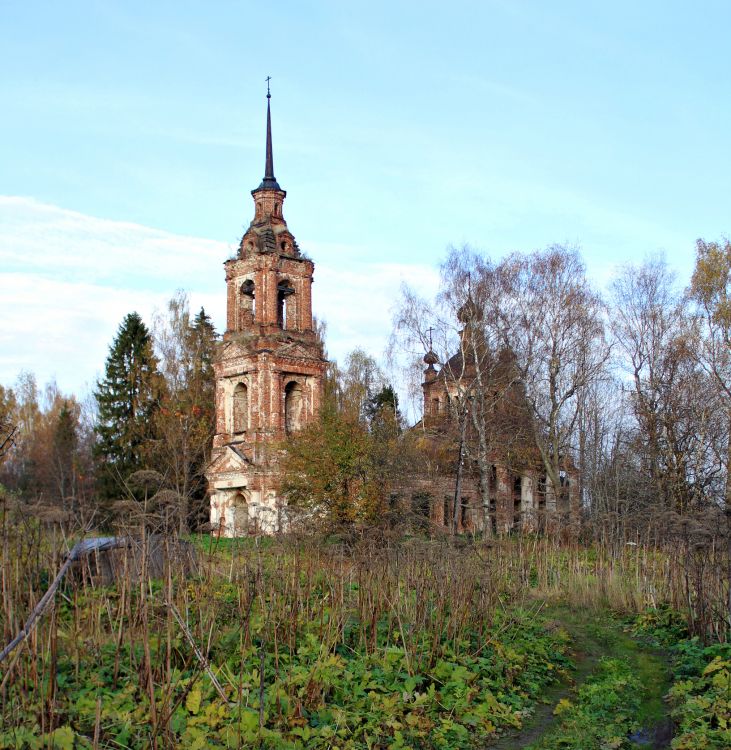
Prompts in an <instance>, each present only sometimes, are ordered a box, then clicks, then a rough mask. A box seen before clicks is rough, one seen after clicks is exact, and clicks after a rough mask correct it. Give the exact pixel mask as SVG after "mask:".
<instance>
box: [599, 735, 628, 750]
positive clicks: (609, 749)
mask: <svg viewBox="0 0 731 750" xmlns="http://www.w3.org/2000/svg"><path fill="white" fill-rule="evenodd" d="M623 744H624V738H623V737H610V738H609V739H608V740H604V742H602V744H601V749H602V750H617V749H618V748H620V747H622V745H623Z"/></svg>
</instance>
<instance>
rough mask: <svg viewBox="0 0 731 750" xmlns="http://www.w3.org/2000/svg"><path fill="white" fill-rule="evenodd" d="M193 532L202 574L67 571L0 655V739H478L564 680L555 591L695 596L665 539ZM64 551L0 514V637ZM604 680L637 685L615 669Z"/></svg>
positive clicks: (616, 598)
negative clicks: (43, 609) (35, 617)
mask: <svg viewBox="0 0 731 750" xmlns="http://www.w3.org/2000/svg"><path fill="white" fill-rule="evenodd" d="M28 529H30V533H26V532H27V530H28ZM195 544H196V546H197V547H198V549H199V550H200V553H199V561H200V569H199V571H198V574H197V575H196V576H195V577H194V578H187V579H186V578H185V577H184V576H183V574H182V570H178V569H175V567H174V566H169V567H168V568H167V569H166V574H165V576H164V577H163V579H162V580H159V581H153V582H150V581H148V580H146V579H144V578H143V579H136V578H134V577H132V576H125V577H121V578H120V580H118V582H117V583H116V585H114V586H109V587H100V586H96V585H92V583H91V581H90V580H89V579H88V577H84V578H83V579H82V580H79V581H69V582H68V584H67V585H66V587H65V588H64V590H63V592H62V594H61V595H60V597H59V598H58V600H57V606H56V607H55V609H54V610H53V611H52V612H50V613H48V614H47V615H46V616H45V617H44V618H43V619H42V621H41V622H40V624H39V626H38V628H37V629H36V631H35V632H34V633H33V635H32V637H31V638H29V639H28V640H27V641H26V643H25V644H24V645H23V646H22V647H21V649H20V650H18V651H17V652H16V654H15V656H14V658H13V659H12V660H11V661H10V662H6V663H5V664H4V665H2V669H3V672H2V692H1V695H0V698H1V700H2V703H1V706H0V721H1V722H2V729H0V748H3V747H14V748H16V747H17V748H20V747H40V746H43V745H44V743H45V746H48V745H49V743H51V741H52V744H54V745H55V746H56V747H60V748H63V747H73V746H78V747H109V748H115V747H130V748H142V747H160V748H162V747H190V748H202V747H250V746H262V747H272V748H305V747H307V748H318V747H323V748H325V747H341V748H381V747H386V746H388V747H396V748H398V747H422V748H429V747H441V748H450V747H451V748H470V747H476V746H480V745H481V744H484V743H485V742H486V741H487V740H488V739H489V738H490V737H493V736H495V735H496V734H498V733H499V732H501V731H505V730H508V729H510V728H515V727H518V726H520V724H521V723H522V722H523V720H524V719H525V717H526V716H528V715H529V714H530V712H531V710H532V707H533V705H534V704H535V702H536V700H537V699H538V698H539V697H540V695H541V694H542V692H543V691H544V690H545V686H546V685H548V684H550V683H551V682H552V681H555V680H557V679H558V678H559V677H560V676H562V675H565V674H566V670H567V667H568V664H569V662H568V659H567V655H566V653H567V647H568V643H567V637H566V634H565V632H564V631H562V629H561V628H558V627H552V626H551V621H552V617H550V616H548V614H544V611H543V609H542V608H543V607H544V604H543V603H544V602H546V601H549V602H551V601H552V602H563V603H566V604H568V605H569V606H570V607H573V608H575V609H576V608H583V609H586V610H596V611H600V610H602V609H603V608H606V607H611V608H612V609H613V610H615V611H618V612H622V613H628V614H633V613H637V612H640V611H642V610H644V609H645V608H646V607H647V606H648V605H649V606H654V607H658V606H660V605H662V604H666V603H667V604H669V605H675V606H677V605H678V601H679V600H682V597H683V589H682V586H679V584H680V583H682V578H681V576H680V574H679V573H677V571H674V570H673V567H672V565H669V564H668V560H669V559H668V557H667V556H666V555H664V554H663V553H662V552H661V551H658V550H655V549H642V548H636V547H627V548H621V549H619V550H610V549H607V548H603V547H596V546H594V547H582V546H580V545H577V544H560V543H559V542H558V541H557V540H550V539H539V538H519V539H507V540H501V541H493V542H489V543H476V542H475V543H470V542H464V541H460V542H459V543H458V544H455V543H454V542H453V541H452V540H450V539H448V538H443V539H431V540H430V539H419V538H412V539H406V540H405V539H403V538H391V537H389V536H388V535H377V536H364V537H361V538H358V539H352V538H347V539H337V538H331V539H328V540H318V539H315V538H305V539H297V538H289V539H285V538H279V539H267V540H250V539H247V540H218V539H210V538H203V537H201V538H197V539H196V540H195ZM63 551H64V540H63V538H62V537H61V536H60V535H58V534H50V533H47V532H46V531H45V530H44V529H43V528H42V527H40V526H39V525H37V524H36V525H33V524H32V523H30V522H28V521H26V522H25V526H23V525H19V524H18V523H17V521H16V522H15V523H13V524H10V523H6V524H5V527H4V537H3V550H2V570H1V572H2V576H3V577H2V611H1V617H2V620H1V621H0V626H1V627H2V631H3V635H4V640H5V641H7V640H9V639H10V637H12V635H14V634H15V633H16V632H18V630H19V629H20V627H22V624H23V622H24V621H25V618H26V617H27V615H28V613H29V612H30V610H31V609H32V607H33V606H34V605H35V604H36V603H37V601H38V599H39V598H40V596H41V595H42V593H43V590H44V588H45V586H47V584H48V581H49V580H50V579H51V578H52V576H53V574H54V572H55V570H57V568H58V566H59V564H60V561H61V559H62V556H63ZM175 612H177V613H179V615H180V617H181V619H182V620H183V621H184V623H185V626H184V629H185V630H186V631H187V634H186V632H184V629H183V628H181V626H180V625H179V623H178V622H177V620H176V617H175V614H174V613H175ZM191 639H192V641H193V643H194V644H195V645H196V647H197V648H198V649H200V651H201V652H202V653H203V654H204V655H205V658H206V659H207V662H209V663H210V669H211V670H212V672H213V674H214V675H215V677H216V679H217V680H218V682H219V683H220V685H221V692H219V691H218V690H217V689H216V688H215V687H214V685H213V683H212V681H211V678H210V675H209V673H208V671H207V665H206V664H205V663H203V662H202V661H201V660H200V659H199V658H198V657H196V655H195V653H194V649H193V645H192V644H191V642H190V641H191ZM606 679H607V680H615V681H616V680H620V679H624V678H623V677H622V672H621V669H620V667H619V666H616V667H612V668H611V669H608V672H607V675H606ZM627 684H628V685H629V683H627ZM587 689H588V688H587ZM221 693H222V694H221ZM564 718H565V719H567V720H568V715H567V716H566V717H564ZM577 720H578V719H577Z"/></svg>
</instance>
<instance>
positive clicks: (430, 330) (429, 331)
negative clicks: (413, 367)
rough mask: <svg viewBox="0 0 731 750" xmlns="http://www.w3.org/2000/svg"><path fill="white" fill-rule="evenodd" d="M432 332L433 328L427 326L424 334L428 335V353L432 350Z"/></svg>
mask: <svg viewBox="0 0 731 750" xmlns="http://www.w3.org/2000/svg"><path fill="white" fill-rule="evenodd" d="M433 330H434V329H433V328H432V327H431V326H429V328H428V329H427V331H426V332H427V333H428V334H429V351H431V350H432V341H431V335H432V331H433Z"/></svg>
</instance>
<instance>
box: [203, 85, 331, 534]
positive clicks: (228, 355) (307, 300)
mask: <svg viewBox="0 0 731 750" xmlns="http://www.w3.org/2000/svg"><path fill="white" fill-rule="evenodd" d="M251 194H252V196H253V198H254V218H253V220H252V221H251V224H250V225H249V228H248V229H247V230H246V232H245V233H244V236H243V237H242V238H241V243H240V244H239V248H238V252H237V254H236V257H235V258H231V259H229V260H227V261H226V262H225V263H224V268H225V271H226V292H227V297H226V332H225V333H224V335H223V341H222V343H221V346H220V350H219V352H218V357H217V360H216V362H215V365H214V369H215V376H216V434H215V437H214V439H213V453H212V456H211V463H210V464H209V466H208V469H207V471H206V477H207V479H208V484H209V491H210V496H211V524H212V526H213V528H214V530H218V531H219V532H220V533H221V534H223V535H225V536H240V535H245V534H250V533H273V532H275V531H277V530H279V529H280V528H282V527H283V526H284V525H286V506H285V504H284V502H283V501H282V499H281V498H280V497H279V496H278V495H277V486H278V480H279V472H278V461H277V453H278V450H279V447H280V445H281V442H282V440H283V439H284V437H285V436H286V435H288V434H290V433H292V432H296V431H297V430H298V429H301V428H302V427H303V426H304V425H306V424H307V423H308V422H309V421H310V420H312V419H313V418H314V417H315V416H316V414H317V412H318V410H319V408H320V402H321V399H322V386H323V375H324V371H325V367H326V365H327V361H326V360H325V358H324V354H323V349H322V344H321V342H320V341H319V340H318V338H317V336H316V334H315V331H314V327H313V321H312V281H313V279H312V277H313V273H314V263H313V262H312V261H311V260H310V259H309V258H307V257H305V256H304V255H303V254H302V252H301V251H300V248H299V246H298V245H297V241H296V240H295V238H294V235H293V234H292V233H291V232H290V231H289V228H288V227H287V222H286V221H285V219H284V212H283V206H284V199H285V198H286V196H287V193H286V191H285V190H282V188H281V187H280V186H279V183H278V182H277V180H276V178H275V177H274V157H273V153H272V120H271V94H270V92H269V86H268V81H267V124H266V158H265V167H264V179H263V180H262V182H261V184H260V185H259V187H257V188H256V189H255V190H252V191H251Z"/></svg>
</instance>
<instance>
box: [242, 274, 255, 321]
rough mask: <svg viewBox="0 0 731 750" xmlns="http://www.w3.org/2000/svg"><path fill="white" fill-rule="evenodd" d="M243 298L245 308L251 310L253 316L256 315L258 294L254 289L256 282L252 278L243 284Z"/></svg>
mask: <svg viewBox="0 0 731 750" xmlns="http://www.w3.org/2000/svg"><path fill="white" fill-rule="evenodd" d="M241 299H242V302H243V306H244V309H245V310H250V311H251V317H252V318H253V317H254V316H255V315H256V294H255V290H254V282H253V281H252V280H251V279H246V281H245V282H244V283H243V284H242V285H241Z"/></svg>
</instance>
